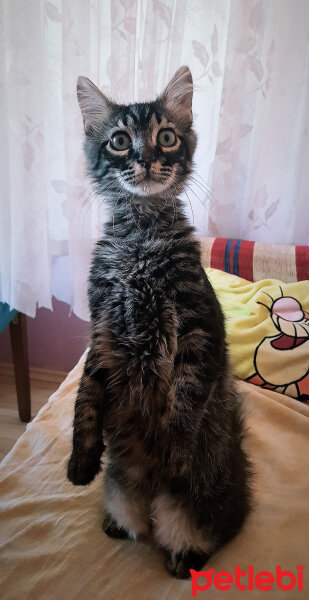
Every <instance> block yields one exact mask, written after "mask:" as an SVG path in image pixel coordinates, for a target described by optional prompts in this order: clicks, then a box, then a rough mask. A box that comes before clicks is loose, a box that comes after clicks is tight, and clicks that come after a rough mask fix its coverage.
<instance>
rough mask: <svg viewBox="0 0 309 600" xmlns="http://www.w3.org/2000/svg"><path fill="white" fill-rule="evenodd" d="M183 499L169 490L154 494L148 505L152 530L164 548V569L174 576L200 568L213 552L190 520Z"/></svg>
mask: <svg viewBox="0 0 309 600" xmlns="http://www.w3.org/2000/svg"><path fill="white" fill-rule="evenodd" d="M187 504H188V503H186V501H185V498H182V499H180V498H178V497H176V496H173V495H172V494H169V493H162V494H160V495H158V496H157V497H156V498H155V500H154V501H153V503H152V505H151V520H152V533H153V537H154V539H155V541H156V542H157V544H158V545H159V546H160V547H161V548H163V549H165V551H166V557H167V558H166V568H167V570H168V572H169V573H170V575H172V576H173V577H177V578H178V579H185V578H187V577H190V569H195V570H200V569H201V567H202V566H203V565H204V564H205V562H206V561H207V559H208V558H209V557H210V556H211V554H212V553H213V545H212V544H211V542H210V541H209V540H207V539H206V538H205V536H204V535H203V533H202V531H200V530H199V529H198V528H197V527H196V525H195V524H194V522H193V518H192V515H190V513H189V511H188V508H187Z"/></svg>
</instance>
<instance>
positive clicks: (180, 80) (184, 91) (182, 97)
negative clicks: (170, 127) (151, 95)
mask: <svg viewBox="0 0 309 600" xmlns="http://www.w3.org/2000/svg"><path fill="white" fill-rule="evenodd" d="M192 95H193V81H192V75H191V71H190V69H189V67H180V69H178V71H176V73H175V75H174V77H172V79H171V80H170V82H169V84H168V85H167V86H166V88H165V90H164V92H163V94H161V96H160V99H161V101H163V104H164V106H165V108H166V110H167V111H168V112H169V113H171V114H172V115H174V117H175V118H176V119H177V120H179V121H180V122H182V123H183V124H188V123H190V124H191V123H192Z"/></svg>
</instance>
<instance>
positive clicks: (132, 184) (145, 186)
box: [121, 170, 173, 197]
mask: <svg viewBox="0 0 309 600" xmlns="http://www.w3.org/2000/svg"><path fill="white" fill-rule="evenodd" d="M121 184H122V186H123V187H124V188H125V190H126V191H127V192H130V193H131V194H134V195H135V196H145V197H146V196H154V195H158V194H162V193H166V192H167V191H168V190H169V188H170V187H171V185H172V184H173V173H172V170H171V172H168V173H165V174H164V175H160V174H158V173H151V172H149V171H147V172H145V173H139V174H138V175H137V176H133V177H132V176H131V177H122V178H121Z"/></svg>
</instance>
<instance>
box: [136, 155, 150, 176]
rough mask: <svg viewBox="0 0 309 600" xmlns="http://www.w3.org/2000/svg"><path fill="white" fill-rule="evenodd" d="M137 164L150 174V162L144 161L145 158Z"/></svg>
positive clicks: (139, 159) (138, 160) (140, 159)
mask: <svg viewBox="0 0 309 600" xmlns="http://www.w3.org/2000/svg"><path fill="white" fill-rule="evenodd" d="M137 162H138V164H139V165H141V166H142V167H144V168H145V169H146V171H147V173H148V171H149V169H150V164H151V163H150V160H144V159H143V158H138V159H137Z"/></svg>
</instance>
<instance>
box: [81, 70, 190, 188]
mask: <svg viewBox="0 0 309 600" xmlns="http://www.w3.org/2000/svg"><path fill="white" fill-rule="evenodd" d="M192 91H193V85H192V76H191V73H190V70H189V69H188V67H181V68H180V69H178V71H177V72H176V73H175V75H174V77H173V78H172V79H171V81H170V82H169V84H168V85H167V87H166V88H165V90H164V92H163V93H162V94H161V95H160V96H159V97H158V98H157V99H156V100H155V101H153V102H147V103H137V104H129V105H123V104H116V103H115V102H113V101H111V100H110V99H109V98H107V97H106V96H105V95H104V94H102V92H101V91H100V90H99V89H98V88H97V87H96V86H95V85H94V84H93V83H92V82H91V81H90V80H89V79H87V78H86V77H79V79H78V82H77V96H78V101H79V105H80V108H81V111H82V115H83V119H84V127H85V134H86V142H85V151H86V157H87V161H88V168H89V173H90V175H91V177H92V179H93V180H94V181H96V183H97V184H98V190H99V192H100V193H102V194H104V195H106V196H107V197H108V196H110V197H115V196H119V197H120V196H135V198H136V200H138V199H140V200H142V199H143V198H146V197H148V198H149V197H156V196H157V197H159V196H160V197H164V196H165V197H168V196H174V195H175V194H177V193H179V191H181V189H182V187H183V184H184V182H185V180H186V178H187V176H188V174H189V172H190V167H191V161H192V155H193V152H194V149H195V145H196V136H195V133H194V131H193V129H192Z"/></svg>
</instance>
